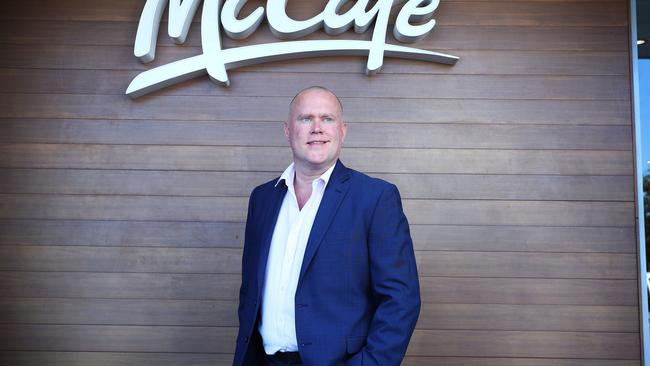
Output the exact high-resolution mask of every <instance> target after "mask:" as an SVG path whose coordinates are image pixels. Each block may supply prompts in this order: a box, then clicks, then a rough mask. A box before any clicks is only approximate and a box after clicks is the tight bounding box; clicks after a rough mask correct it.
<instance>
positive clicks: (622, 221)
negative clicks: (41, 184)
mask: <svg viewBox="0 0 650 366" xmlns="http://www.w3.org/2000/svg"><path fill="white" fill-rule="evenodd" d="M403 204H404V211H405V213H406V215H407V217H410V218H411V221H410V222H411V223H412V224H445V225H540V226H544V225H546V226H620V227H626V226H633V224H634V204H633V203H631V202H629V203H627V202H568V201H470V200H432V201H429V200H404V202H403ZM247 205H248V199H247V198H244V197H158V196H89V195H67V196H58V195H54V196H52V195H11V194H3V195H0V218H4V219H64V220H83V219H93V220H153V221H227V222H244V220H245V219H246V211H247Z"/></svg>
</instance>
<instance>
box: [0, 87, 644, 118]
mask: <svg viewBox="0 0 650 366" xmlns="http://www.w3.org/2000/svg"><path fill="white" fill-rule="evenodd" d="M124 87H125V88H126V84H125V85H124ZM290 100H291V98H290V97H275V96H264V97H237V96H229V97H218V96H209V97H208V96H163V95H157V96H155V97H154V96H144V97H142V98H139V99H137V100H135V101H133V100H131V99H130V98H128V97H127V96H125V95H62V94H9V95H4V97H3V98H1V99H0V118H46V119H50V118H91V119H116V120H120V119H138V120H143V119H144V120H152V119H155V120H173V121H191V120H194V121H197V120H198V121H215V120H230V121H271V122H277V121H283V120H284V119H286V116H287V106H288V105H289V102H290ZM342 100H343V105H344V110H345V112H344V116H345V119H346V120H347V121H348V122H369V121H372V122H393V123H394V122H396V121H400V122H405V123H407V122H415V123H451V122H453V123H516V124H562V125H565V124H576V125H579V124H596V125H603V124H607V125H609V124H616V125H626V126H629V125H630V110H631V109H630V102H629V100H628V101H623V100H602V101H589V100H521V99H520V100H487V99H485V100H482V99H464V100H463V99H429V100H422V99H404V98H372V99H368V98H343V99H342ZM26 105H27V106H29V108H24V106H26ZM106 106H111V107H110V108H107V107H106ZM243 106H245V107H243ZM405 110H407V111H409V113H404V111H405Z"/></svg>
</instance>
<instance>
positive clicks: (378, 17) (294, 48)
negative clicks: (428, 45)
mask: <svg viewBox="0 0 650 366" xmlns="http://www.w3.org/2000/svg"><path fill="white" fill-rule="evenodd" d="M167 1H169V25H168V30H167V32H168V34H169V36H170V37H171V38H172V39H173V40H174V42H176V43H179V44H181V43H184V42H185V40H186V38H187V33H188V31H189V27H190V25H191V23H192V19H193V18H194V15H195V14H196V10H197V8H198V5H199V2H200V0H183V1H181V0H147V1H146V3H145V5H144V8H143V10H142V14H141V16H140V22H139V24H138V31H137V34H136V38H135V45H134V49H133V53H134V55H135V56H136V57H138V58H139V59H140V61H141V62H143V63H147V62H151V61H153V60H154V58H155V55H156V39H157V37H158V28H159V26H160V21H161V18H162V13H163V11H164V9H165V6H166V4H167ZM287 1H288V0H268V1H267V2H266V9H264V7H262V6H259V7H257V8H256V9H255V10H254V11H253V12H251V13H250V14H249V15H248V16H246V18H244V19H239V18H238V16H239V13H240V11H241V9H242V7H243V6H244V5H245V4H246V2H247V0H226V1H225V2H223V6H222V0H204V1H203V9H202V12H201V47H202V49H203V54H201V55H197V56H193V57H189V58H186V59H182V60H179V61H174V62H171V63H168V64H166V65H162V66H158V67H155V68H152V69H150V70H147V71H144V72H142V73H140V74H138V75H137V76H136V77H135V78H134V79H133V80H132V81H131V83H130V84H129V86H128V88H127V90H126V94H127V95H129V96H131V97H133V98H136V97H138V96H141V95H144V94H147V93H150V92H152V91H154V90H158V89H161V88H164V87H166V86H168V85H171V84H175V83H178V82H180V81H184V80H187V79H191V78H194V77H196V76H198V75H203V74H205V73H207V74H208V75H209V76H210V79H211V80H213V81H214V82H216V83H218V84H221V85H224V86H228V85H229V84H230V81H229V80H228V74H227V72H226V70H228V69H234V68H237V67H242V66H247V65H253V64H258V63H264V62H270V61H277V60H286V59H295V58H304V57H317V56H335V55H355V56H367V57H368V61H367V65H366V74H368V75H372V74H374V73H376V72H378V71H379V70H380V69H381V66H382V65H383V62H384V56H386V57H396V58H407V59H415V60H422V61H429V62H438V63H443V64H449V65H453V64H455V63H456V61H457V60H458V57H456V56H452V55H447V54H443V53H438V52H432V51H428V50H422V49H417V48H411V47H404V46H398V45H394V44H388V43H386V31H387V28H388V20H389V17H390V13H391V9H392V7H393V6H395V5H396V4H401V3H404V6H403V7H402V9H400V11H399V13H398V15H397V19H396V21H395V26H394V28H393V35H394V37H395V38H396V39H397V40H398V41H400V42H404V43H412V42H415V41H417V40H419V39H421V38H422V37H424V36H426V35H427V34H428V33H429V32H431V30H433V27H434V26H435V20H434V19H432V17H433V12H434V11H435V10H436V9H437V8H438V5H439V4H440V1H439V0H406V1H405V0H377V1H375V3H374V5H373V6H372V8H370V10H368V11H366V8H367V7H368V5H369V0H359V1H356V2H355V3H354V4H353V5H352V6H350V7H349V9H348V10H347V11H346V12H345V13H343V14H340V11H341V9H343V7H344V6H345V5H346V4H347V3H348V2H349V0H330V1H329V2H328V3H327V5H326V6H325V8H324V9H323V11H322V12H321V13H319V14H317V15H315V16H313V17H312V18H310V19H307V20H295V19H292V18H290V17H289V16H288V15H287V13H286V8H287ZM265 12H266V19H267V21H268V24H269V27H270V30H271V32H272V33H273V35H275V36H276V37H278V38H282V39H295V38H300V37H304V36H306V35H308V34H310V33H313V32H315V31H316V30H318V29H321V28H323V29H324V30H325V32H326V33H327V34H329V35H338V34H341V33H344V32H346V31H347V30H348V29H350V28H351V27H352V26H353V25H354V31H355V32H357V33H364V32H366V31H367V30H368V28H369V27H370V26H371V25H372V23H373V22H374V24H375V26H374V28H373V32H372V38H371V40H370V41H356V40H314V41H281V42H274V43H266V44H256V45H250V46H243V47H237V48H229V49H222V48H221V35H220V34H221V29H220V28H221V27H223V31H224V33H225V34H226V35H227V36H228V37H230V38H233V39H243V38H246V37H248V36H250V35H251V34H252V33H253V32H255V30H257V28H258V27H259V26H260V24H261V23H262V20H263V19H264V13H265ZM413 23H420V24H413Z"/></svg>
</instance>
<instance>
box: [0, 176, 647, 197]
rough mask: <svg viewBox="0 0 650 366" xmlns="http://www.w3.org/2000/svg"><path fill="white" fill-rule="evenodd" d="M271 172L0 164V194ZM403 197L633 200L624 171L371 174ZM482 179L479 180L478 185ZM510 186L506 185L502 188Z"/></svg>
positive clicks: (107, 189) (227, 184)
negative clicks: (617, 173) (604, 173)
mask: <svg viewBox="0 0 650 366" xmlns="http://www.w3.org/2000/svg"><path fill="white" fill-rule="evenodd" d="M277 176H278V175H277V174H276V173H274V172H205V171H156V170H146V171H140V170H94V169H0V193H20V194H25V193H32V194H34V193H38V194H114V195H154V196H203V197H206V196H211V197H212V196H227V197H232V196H238V197H248V195H249V194H250V192H251V191H252V190H253V188H255V187H256V186H257V185H259V184H262V183H263V182H267V181H269V180H272V179H275V178H277ZM373 176H375V177H377V178H381V179H385V180H387V181H389V182H391V183H394V184H396V185H397V187H398V188H399V190H400V193H401V195H402V198H420V199H505V200H571V201H582V200H598V201H632V200H633V198H634V197H633V190H634V189H633V184H634V182H633V179H632V177H626V176H560V175H529V176H524V175H483V174H476V175H474V174H374V175H373ZM477 182H480V184H477ZM503 187H508V189H503Z"/></svg>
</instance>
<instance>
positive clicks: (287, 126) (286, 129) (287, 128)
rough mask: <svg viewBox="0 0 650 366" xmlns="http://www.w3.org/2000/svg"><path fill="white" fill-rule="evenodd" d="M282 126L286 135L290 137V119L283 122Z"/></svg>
mask: <svg viewBox="0 0 650 366" xmlns="http://www.w3.org/2000/svg"><path fill="white" fill-rule="evenodd" d="M282 128H284V135H285V136H286V137H287V140H288V139H289V121H285V122H284V123H282Z"/></svg>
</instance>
